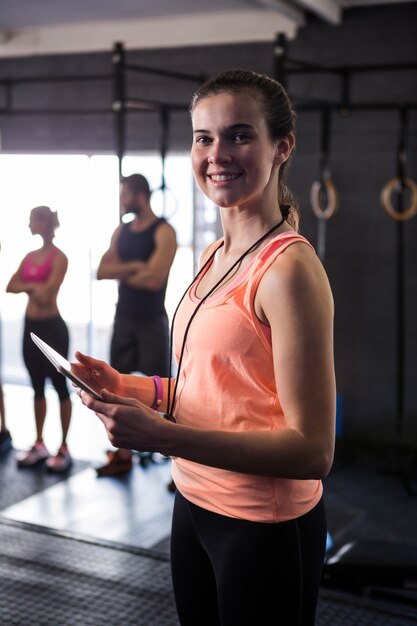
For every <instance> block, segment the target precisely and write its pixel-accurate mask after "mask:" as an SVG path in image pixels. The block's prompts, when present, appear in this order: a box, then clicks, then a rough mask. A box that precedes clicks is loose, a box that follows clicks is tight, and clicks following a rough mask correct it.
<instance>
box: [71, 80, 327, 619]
mask: <svg viewBox="0 0 417 626" xmlns="http://www.w3.org/2000/svg"><path fill="white" fill-rule="evenodd" d="M191 118H192V125H193V131H194V141H193V145H192V165H193V172H194V176H195V179H196V182H197V184H198V185H199V187H200V188H201V189H202V191H203V192H204V194H205V195H206V197H207V198H209V199H210V200H211V201H212V202H214V203H216V204H217V205H218V206H219V212H220V216H221V222H222V226H223V237H222V238H221V239H219V240H218V241H216V242H215V243H214V244H211V245H209V246H208V247H207V248H206V249H205V250H204V251H203V253H202V255H201V263H200V270H199V272H198V273H197V275H196V277H195V279H194V280H193V281H192V283H191V285H190V286H189V288H188V289H187V290H186V291H185V293H184V294H183V296H182V298H180V301H179V305H178V307H177V309H176V312H175V314H174V316H173V322H172V328H171V337H172V338H173V351H175V356H176V360H177V364H178V371H177V375H176V378H175V380H173V379H172V377H171V375H170V376H169V377H168V378H167V379H164V380H163V381H161V382H162V385H163V395H162V398H161V395H160V394H159V395H158V400H161V403H160V405H159V409H158V411H161V412H162V413H164V414H165V417H166V418H168V419H165V420H163V419H161V418H160V415H159V414H158V413H157V412H155V410H153V409H152V407H153V406H154V404H155V397H156V396H155V385H154V382H153V378H152V377H150V378H147V377H139V378H138V377H133V376H128V375H123V374H119V373H118V372H117V371H116V370H115V369H113V368H111V367H110V366H109V365H107V364H106V363H105V362H103V361H98V360H96V359H92V358H91V357H89V356H87V355H83V354H80V353H77V355H76V357H77V359H78V360H79V362H78V364H73V365H74V367H76V368H77V370H76V371H78V373H79V375H80V376H82V377H83V378H84V379H85V380H88V381H89V384H90V385H91V386H92V387H93V388H94V389H97V390H101V395H102V397H103V401H99V400H95V399H94V398H93V397H92V396H91V395H90V394H87V393H85V392H82V394H81V397H82V401H83V402H84V404H85V405H86V406H87V407H88V408H90V409H91V410H93V411H94V412H95V413H96V415H97V416H98V417H99V418H100V419H101V420H102V422H103V424H104V425H105V427H106V430H107V433H108V436H109V439H110V441H111V442H112V444H113V445H115V446H117V447H126V448H131V449H137V450H141V449H146V450H149V451H155V452H161V453H163V454H165V455H169V456H171V457H172V460H173V463H172V466H173V478H174V481H175V484H176V486H177V492H176V500H175V506H174V514H173V523H172V535H171V565H172V574H173V586H174V592H175V598H176V603H177V609H178V614H179V618H180V623H181V625H182V626H195V624H198V625H199V626H235V625H236V624H239V626H246V625H248V626H249V625H252V624H267V623H283V624H284V623H285V624H287V625H288V626H289V625H291V626H295V625H296V624H297V626H312V624H313V623H314V615H315V607H316V602H317V595H318V589H319V584H320V578H321V571H322V566H323V561H324V553H325V547H326V519H325V510H324V503H323V498H322V494H323V485H322V478H323V477H325V476H326V475H327V473H328V472H329V470H330V467H331V464H332V458H333V450H334V436H335V400H336V393H335V375H334V364H333V301H332V295H331V290H330V286H329V283H328V280H327V277H326V274H325V272H324V269H323V267H322V265H321V263H320V261H319V259H318V258H317V256H316V254H315V252H314V250H313V248H312V246H311V245H310V244H309V242H308V241H306V239H304V238H303V237H302V236H301V235H299V234H298V232H297V210H296V207H295V206H294V202H293V201H292V196H291V194H290V193H289V192H288V190H287V189H286V187H285V184H284V182H283V173H284V172H285V168H286V164H287V162H288V160H289V157H290V155H291V152H292V149H293V146H294V142H295V139H294V118H295V116H294V113H293V110H292V107H291V103H290V102H289V100H288V97H287V95H286V93H285V91H284V89H283V88H282V86H281V85H280V84H279V83H277V82H276V81H274V80H273V79H271V78H269V77H268V76H264V75H260V74H256V73H255V72H250V71H244V70H242V71H240V70H232V71H229V72H224V73H222V74H220V75H217V76H215V77H213V78H212V79H209V80H208V81H207V82H206V83H205V84H204V85H203V86H202V87H201V88H200V89H199V90H198V91H197V92H196V94H195V97H194V99H193V102H192V106H191Z"/></svg>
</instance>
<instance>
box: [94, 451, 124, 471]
mask: <svg viewBox="0 0 417 626" xmlns="http://www.w3.org/2000/svg"><path fill="white" fill-rule="evenodd" d="M132 456H133V455H132V453H130V456H129V455H128V454H127V451H126V450H123V452H120V450H114V451H113V450H109V451H108V452H107V459H108V462H107V463H106V464H105V465H101V466H100V467H97V468H96V472H97V476H117V475H119V474H126V473H127V472H129V471H130V470H131V469H132V466H133V463H132Z"/></svg>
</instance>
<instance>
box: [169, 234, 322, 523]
mask: <svg viewBox="0 0 417 626" xmlns="http://www.w3.org/2000/svg"><path fill="white" fill-rule="evenodd" d="M295 242H303V243H305V244H307V245H310V244H309V243H308V241H307V240H306V239H304V238H303V237H301V236H300V235H298V234H297V233H295V232H285V233H281V234H280V235H277V236H276V237H275V238H273V239H271V240H270V241H269V242H268V243H267V244H266V245H265V246H264V247H263V248H262V250H260V252H259V253H258V254H257V256H256V257H255V258H254V259H252V261H251V263H250V264H249V266H248V267H247V268H246V270H245V271H244V272H243V273H242V274H240V275H239V276H237V277H236V279H235V280H234V281H232V282H231V283H230V284H229V285H227V286H225V287H224V288H223V289H221V290H219V291H218V292H216V293H215V294H213V295H212V296H210V297H209V298H208V299H207V301H206V302H205V303H204V304H203V305H202V306H201V308H200V309H199V311H198V313H197V314H196V316H195V318H194V320H193V322H192V324H191V326H190V330H189V333H188V337H187V342H186V347H185V351H184V356H183V362H182V367H181V372H180V377H179V381H178V390H177V399H176V403H175V409H174V414H175V417H176V420H177V422H178V423H180V424H183V425H187V426H192V427H195V428H202V429H210V430H227V431H248V430H258V431H259V430H271V431H274V430H277V429H279V428H285V427H286V421H285V416H284V414H283V411H282V409H281V406H280V402H279V397H278V395H277V389H276V385H275V376H274V368H273V358H272V347H271V333H270V329H269V327H268V326H266V325H264V324H263V323H262V322H260V320H259V319H258V318H257V316H256V313H255V310H254V300H255V294H256V290H257V287H258V285H259V282H260V280H261V279H262V276H263V275H264V273H265V272H266V270H267V269H268V268H269V267H270V266H271V264H272V263H273V262H274V261H275V260H276V258H277V257H278V255H279V254H281V253H282V252H283V251H284V250H285V249H286V248H287V247H288V246H289V245H291V244H293V243H295ZM218 244H219V242H216V243H214V244H213V245H212V247H211V249H210V250H209V253H211V252H213V251H214V249H215V248H216V247H217V246H218ZM197 285H198V281H197V283H196V284H194V285H193V286H192V287H191V289H190V290H189V292H188V293H187V295H186V297H185V298H184V300H183V302H182V304H181V306H180V308H179V310H178V312H177V316H176V321H175V335H174V343H175V352H176V358H177V360H178V358H179V353H180V350H181V345H182V340H183V336H184V331H185V327H186V325H187V322H188V320H189V319H190V317H191V315H192V313H193V311H194V309H195V307H196V306H197V304H198V302H199V300H198V298H197V297H196V295H195V294H196V288H197ZM172 472H173V478H174V481H175V484H176V486H177V488H178V489H179V491H180V492H181V493H182V494H183V495H184V497H185V498H187V499H188V500H189V501H190V502H193V503H194V504H196V505H198V506H200V507H202V508H204V509H208V510H210V511H213V512H215V513H219V514H220V515H226V516H229V517H235V518H240V519H246V520H250V521H259V522H279V521H285V520H288V519H293V518H296V517H299V516H300V515H304V514H305V513H307V512H308V511H309V510H311V509H312V508H313V507H314V506H315V505H316V504H317V502H318V501H319V499H320V497H321V494H322V490H323V487H322V483H321V481H320V480H298V479H297V480H295V479H287V478H285V479H282V478H272V477H265V476H254V475H250V474H243V473H239V472H232V471H229V470H223V469H218V468H214V467H209V466H206V465H201V464H199V463H194V462H192V461H187V460H185V459H182V458H179V457H176V458H174V459H173V466H172Z"/></svg>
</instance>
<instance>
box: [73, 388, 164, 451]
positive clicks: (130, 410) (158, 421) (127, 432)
mask: <svg viewBox="0 0 417 626" xmlns="http://www.w3.org/2000/svg"><path fill="white" fill-rule="evenodd" d="M78 395H79V396H80V398H81V401H82V403H83V404H84V405H85V406H86V407H87V408H89V409H91V410H92V411H94V412H95V414H96V415H97V416H98V417H99V419H100V420H101V421H102V422H103V424H104V427H105V429H106V432H107V436H108V438H109V441H110V442H111V443H112V444H113V446H115V447H116V448H126V449H129V450H148V451H149V452H161V437H160V435H159V433H160V432H161V429H162V428H163V427H164V425H166V422H165V420H163V419H162V418H161V417H160V415H158V414H157V413H156V412H155V411H154V410H153V409H150V408H149V407H147V406H146V405H145V404H143V403H142V402H140V401H139V400H135V399H134V398H123V397H121V396H118V395H116V394H114V393H111V392H110V391H108V390H107V389H102V390H101V395H102V398H103V400H96V399H95V398H94V397H93V396H92V395H91V394H89V393H86V392H85V391H79V393H78Z"/></svg>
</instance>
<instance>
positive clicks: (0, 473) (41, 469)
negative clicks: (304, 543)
mask: <svg viewBox="0 0 417 626" xmlns="http://www.w3.org/2000/svg"><path fill="white" fill-rule="evenodd" d="M89 465H90V463H88V462H87V461H78V460H74V461H73V464H72V466H71V468H70V469H69V470H68V471H67V472H63V473H62V474H54V473H53V472H48V471H47V469H46V467H45V465H44V464H43V463H41V464H39V465H37V466H35V467H31V468H28V467H25V468H23V467H22V468H17V463H16V450H14V449H11V450H9V451H8V452H7V453H5V454H2V455H0V511H2V510H3V509H5V508H7V507H8V506H11V505H12V504H16V503H17V502H21V501H22V500H25V499H26V498H28V497H29V496H32V495H34V494H35V493H40V492H41V491H44V490H45V489H47V488H48V487H51V485H55V484H57V483H59V482H61V481H63V480H66V479H67V478H68V477H69V476H73V475H75V474H77V473H78V472H80V471H81V470H83V469H85V468H86V467H88V466H89Z"/></svg>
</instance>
